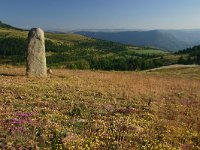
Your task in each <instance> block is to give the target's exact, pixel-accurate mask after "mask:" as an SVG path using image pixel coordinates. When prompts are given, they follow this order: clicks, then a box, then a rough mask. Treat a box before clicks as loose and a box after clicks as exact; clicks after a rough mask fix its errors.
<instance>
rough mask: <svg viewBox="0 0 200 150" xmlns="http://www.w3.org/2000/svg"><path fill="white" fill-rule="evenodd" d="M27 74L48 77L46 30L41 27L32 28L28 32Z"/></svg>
mask: <svg viewBox="0 0 200 150" xmlns="http://www.w3.org/2000/svg"><path fill="white" fill-rule="evenodd" d="M26 73H27V76H29V77H46V76H47V67H46V55H45V39H44V31H43V30H42V29H40V28H34V29H31V30H30V32H29V34H28V50H27V68H26Z"/></svg>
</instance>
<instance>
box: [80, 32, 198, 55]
mask: <svg viewBox="0 0 200 150" xmlns="http://www.w3.org/2000/svg"><path fill="white" fill-rule="evenodd" d="M76 33H78V34H81V35H84V36H88V37H93V38H98V39H103V40H110V41H114V42H120V43H124V44H129V45H137V46H148V47H157V48H160V49H164V50H169V51H173V52H174V51H178V50H182V49H185V48H188V47H191V46H195V45H198V44H200V31H199V30H152V31H122V32H84V31H83V32H76Z"/></svg>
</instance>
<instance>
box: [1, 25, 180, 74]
mask: <svg viewBox="0 0 200 150" xmlns="http://www.w3.org/2000/svg"><path fill="white" fill-rule="evenodd" d="M7 27H8V28H0V57H1V59H0V64H12V65H24V64H25V55H26V54H25V53H26V45H27V41H26V38H27V34H28V31H23V30H15V29H14V27H9V25H7ZM45 36H46V52H47V64H48V66H49V67H53V68H70V69H96V70H144V69H149V68H154V67H160V66H162V65H168V64H171V61H169V60H168V59H161V58H163V57H165V56H168V55H172V54H170V53H169V52H167V51H163V50H160V49H156V48H148V47H138V46H130V45H125V44H120V43H115V42H109V41H104V40H98V39H94V38H89V37H85V36H82V35H79V34H56V33H50V32H46V33H45ZM178 57H179V56H178ZM178 57H177V58H178ZM165 60H166V61H165ZM177 60H178V59H177ZM177 60H176V63H177ZM172 63H174V62H172Z"/></svg>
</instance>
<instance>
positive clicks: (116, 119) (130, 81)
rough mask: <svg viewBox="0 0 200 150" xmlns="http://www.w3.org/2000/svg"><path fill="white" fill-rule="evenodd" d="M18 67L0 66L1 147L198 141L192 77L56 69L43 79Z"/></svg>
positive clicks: (196, 84)
mask: <svg viewBox="0 0 200 150" xmlns="http://www.w3.org/2000/svg"><path fill="white" fill-rule="evenodd" d="M178 71H179V70H177V72H178ZM191 73H192V72H191ZM24 74H25V68H17V67H12V66H0V83H1V84H0V114H1V115H0V120H1V126H0V133H1V134H0V148H2V149H11V148H13V147H15V148H18V149H20V148H25V149H39V148H41V149H65V148H67V149H179V148H184V147H189V148H192V149H199V148H200V136H199V135H200V121H199V116H200V109H199V108H200V101H199V100H200V90H199V89H200V80H197V79H195V78H193V77H192V78H190V76H188V77H187V76H185V77H182V78H180V77H179V76H176V77H175V76H174V77H170V75H169V76H167V77H166V76H164V75H163V74H164V73H161V74H160V75H159V76H158V75H156V76H155V75H151V74H146V73H141V72H104V71H79V70H77V71H72V70H62V69H55V70H53V74H52V75H51V76H49V78H47V79H36V78H27V77H26V76H24ZM188 74H189V73H188ZM19 114H20V115H19ZM27 114H30V115H27ZM23 116H24V117H23ZM23 118H24V119H23ZM11 127H12V128H11ZM19 131H20V132H19Z"/></svg>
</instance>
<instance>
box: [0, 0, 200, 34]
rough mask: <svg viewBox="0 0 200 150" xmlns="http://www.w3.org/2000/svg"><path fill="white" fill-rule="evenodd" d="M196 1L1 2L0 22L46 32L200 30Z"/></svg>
mask: <svg viewBox="0 0 200 150" xmlns="http://www.w3.org/2000/svg"><path fill="white" fill-rule="evenodd" d="M199 6H200V1H198V0H190V1H188V0H182V1H181V2H180V1H178V0H168V1H165V0H159V1H149V0H140V1H139V0H109V1H106V0H101V1H100V0H85V1H82V0H73V1H65V0H60V1H53V0H40V1H39V0H35V1H31V0H20V2H19V1H13V0H2V1H1V5H0V20H1V21H2V22H4V23H8V24H11V25H13V26H16V27H20V28H32V27H41V28H44V29H45V30H58V31H72V30H97V29H104V30H117V29H118V30H119V29H123V30H155V29H161V30H162V29H166V30H168V29H200V20H199V19H197V18H200V9H199Z"/></svg>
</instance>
